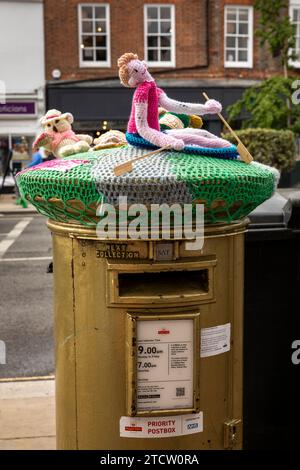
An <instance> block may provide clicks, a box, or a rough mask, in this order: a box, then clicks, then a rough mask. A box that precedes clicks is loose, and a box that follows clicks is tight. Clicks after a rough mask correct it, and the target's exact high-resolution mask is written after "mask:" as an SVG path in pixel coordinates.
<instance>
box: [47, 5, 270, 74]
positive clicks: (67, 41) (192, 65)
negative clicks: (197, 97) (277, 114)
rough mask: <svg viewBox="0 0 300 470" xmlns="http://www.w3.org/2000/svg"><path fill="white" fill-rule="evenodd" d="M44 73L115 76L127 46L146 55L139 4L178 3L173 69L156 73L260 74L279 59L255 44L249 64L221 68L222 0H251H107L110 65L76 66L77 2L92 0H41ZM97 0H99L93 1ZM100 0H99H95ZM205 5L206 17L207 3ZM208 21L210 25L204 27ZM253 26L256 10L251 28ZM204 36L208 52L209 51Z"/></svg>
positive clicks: (77, 58)
mask: <svg viewBox="0 0 300 470" xmlns="http://www.w3.org/2000/svg"><path fill="white" fill-rule="evenodd" d="M44 3H45V36H46V37H45V44H46V45H45V48H46V77H47V79H48V80H52V76H51V71H52V70H53V69H55V68H59V69H60V70H61V72H62V77H61V78H62V79H63V80H84V79H95V78H106V77H107V78H110V77H116V76H117V67H116V62H117V59H118V57H119V56H120V55H121V54H122V53H124V52H126V51H133V52H137V53H138V54H139V56H140V57H143V55H144V30H143V29H144V21H143V11H144V10H143V5H144V4H145V3H171V4H175V5H176V70H174V69H153V72H154V71H155V75H156V76H157V77H168V78H176V77H178V78H210V77H218V78H223V77H225V78H227V77H228V78H263V77H265V76H267V75H270V74H271V73H273V72H276V70H277V69H278V64H277V63H276V62H274V61H273V60H270V58H269V54H267V53H266V50H265V49H264V50H263V49H261V48H260V47H259V44H258V41H257V39H255V44H254V68H253V69H225V68H224V57H223V55H224V54H223V47H224V42H223V36H224V31H223V27H224V4H239V5H241V4H245V5H251V4H253V0H209V1H208V2H207V1H206V0H151V1H149V2H144V1H142V0H107V1H106V2H105V1H103V3H110V18H111V22H110V23H111V64H112V67H111V68H80V67H79V52H78V18H77V5H78V4H79V3H93V2H92V0H45V2H44ZM95 3H97V2H95ZM99 3H100V1H99ZM207 4H209V8H208V15H209V18H208V22H207V12H206V5H207ZM207 24H208V25H209V27H208V31H207ZM256 27H257V14H255V20H254V28H256ZM207 40H208V44H209V53H208V54H207Z"/></svg>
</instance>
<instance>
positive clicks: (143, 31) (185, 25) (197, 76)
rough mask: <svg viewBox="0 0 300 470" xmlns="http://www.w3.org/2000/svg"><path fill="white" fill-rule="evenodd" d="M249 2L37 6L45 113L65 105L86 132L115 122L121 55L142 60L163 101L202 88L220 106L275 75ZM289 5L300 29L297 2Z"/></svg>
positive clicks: (127, 0)
mask: <svg viewBox="0 0 300 470" xmlns="http://www.w3.org/2000/svg"><path fill="white" fill-rule="evenodd" d="M253 3H254V0H163V1H158V0H151V2H147V1H143V0H106V1H103V2H100V1H94V2H93V1H91V0H68V1H67V0H45V1H44V11H45V44H46V48H45V54H46V79H47V81H48V82H47V96H48V106H51V107H52V106H56V107H59V108H64V109H66V106H68V110H69V111H73V113H74V114H75V117H76V118H77V120H79V121H80V125H79V127H81V128H86V129H89V128H90V129H91V130H92V129H93V128H94V127H95V123H96V121H97V120H98V121H99V119H100V120H101V119H102V120H103V119H104V120H107V121H113V122H115V121H119V122H121V121H122V122H123V121H124V119H125V116H126V115H127V114H128V111H129V104H130V96H131V94H132V91H131V90H126V89H123V88H121V87H120V84H119V81H118V75H117V59H118V57H119V56H120V55H122V53H124V52H126V51H132V52H136V53H138V55H139V56H140V57H144V58H145V59H146V60H147V62H148V64H149V65H150V70H151V73H152V74H153V75H154V76H155V78H156V79H158V80H159V83H160V85H162V86H164V87H165V88H169V92H170V93H169V94H170V95H171V96H174V97H177V98H179V97H181V98H183V99H191V100H194V101H195V100H196V101H199V100H201V97H200V96H201V95H200V91H202V90H203V89H206V91H208V92H209V93H210V95H211V96H214V97H215V98H217V99H220V100H221V101H222V102H223V104H224V105H228V104H229V103H231V102H232V101H234V100H235V99H236V98H237V97H238V96H240V94H241V93H242V91H243V89H244V88H245V87H247V86H249V84H251V83H253V82H254V81H257V80H261V79H263V78H266V77H268V76H270V75H272V74H274V73H278V72H280V63H279V61H278V59H276V60H275V59H273V58H271V57H270V54H269V52H268V51H267V49H266V48H261V47H260V46H259V43H258V39H257V38H256V36H255V34H254V31H255V29H256V28H257V27H258V14H257V12H256V11H255V10H254V8H253ZM292 3H295V8H297V5H298V6H299V10H298V12H299V16H297V15H298V13H297V15H296V17H295V18H296V20H298V24H297V28H298V29H299V30H300V24H299V22H300V1H299V0H292ZM299 43H300V39H299ZM298 47H299V48H300V44H299V45H298ZM58 76H59V79H54V77H58ZM78 100H79V101H78ZM96 103H97V105H96ZM97 112H98V115H99V118H98V117H97V116H98V115H96V113H97ZM112 124H113V123H112ZM119 127H122V125H121V126H120V125H119ZM209 127H210V128H213V127H214V126H213V122H211V123H210V126H209Z"/></svg>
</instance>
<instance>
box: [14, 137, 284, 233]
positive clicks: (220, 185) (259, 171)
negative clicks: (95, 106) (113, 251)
mask: <svg viewBox="0 0 300 470" xmlns="http://www.w3.org/2000/svg"><path fill="white" fill-rule="evenodd" d="M147 152H148V151H147V150H145V149H142V148H138V147H132V146H127V147H123V148H114V149H105V150H100V151H95V152H86V153H80V154H77V155H73V156H72V157H68V158H65V159H61V160H52V161H50V162H45V163H42V164H40V165H37V166H36V167H32V168H29V169H27V170H24V171H22V172H21V173H19V174H18V175H17V183H18V186H19V188H20V191H21V194H22V195H23V197H25V198H26V199H27V200H28V201H30V202H31V203H32V204H33V205H34V206H35V207H36V208H37V210H38V211H39V212H40V213H41V214H44V215H46V216H47V217H50V218H51V219H53V220H57V221H62V222H79V223H80V224H83V225H95V224H96V223H97V221H98V220H99V217H97V215H96V210H97V207H98V206H99V204H100V203H101V202H107V203H111V204H113V205H114V206H117V205H118V200H119V196H120V195H122V196H127V202H128V204H132V203H142V204H145V205H146V206H147V207H149V206H150V205H151V204H153V203H154V204H163V203H167V204H174V203H179V204H182V205H183V204H187V203H192V204H193V205H195V204H204V210H205V221H206V223H216V222H227V223H228V222H233V221H235V220H238V219H241V218H242V217H245V216H246V215H248V214H249V213H250V212H251V211H252V210H253V209H254V208H255V207H256V206H258V205H259V204H261V203H262V202H264V201H265V200H266V199H268V198H269V197H271V196H272V194H273V192H274V190H275V188H276V184H277V179H278V172H277V170H275V169H273V168H270V167H267V166H265V165H262V164H260V163H257V162H253V163H251V164H250V165H247V164H245V163H243V162H242V161H236V160H221V159H216V158H213V157H204V156H195V155H189V154H185V153H182V152H174V151H168V150H167V151H163V152H161V153H159V154H157V155H154V156H153V157H150V158H146V159H144V160H141V161H138V162H136V164H135V166H134V169H133V171H132V172H130V173H128V174H126V175H124V176H120V177H116V176H115V175H114V172H113V169H114V167H115V166H116V165H117V164H121V163H123V162H125V161H127V160H131V159H132V158H135V157H138V156H142V155H143V154H145V153H147Z"/></svg>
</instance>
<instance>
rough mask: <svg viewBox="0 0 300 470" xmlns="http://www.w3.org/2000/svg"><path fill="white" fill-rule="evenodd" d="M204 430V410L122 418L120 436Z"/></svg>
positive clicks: (172, 434) (184, 433)
mask: <svg viewBox="0 0 300 470" xmlns="http://www.w3.org/2000/svg"><path fill="white" fill-rule="evenodd" d="M198 432H203V412H202V411H200V413H197V414H188V415H179V416H165V417H152V418H150V417H148V418H144V417H129V416H122V417H121V419H120V436H121V437H133V438H139V437H142V438H153V437H156V438H161V437H174V436H185V435H186V434H196V433H198Z"/></svg>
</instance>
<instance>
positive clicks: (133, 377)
mask: <svg viewBox="0 0 300 470" xmlns="http://www.w3.org/2000/svg"><path fill="white" fill-rule="evenodd" d="M164 319H168V320H186V319H190V320H193V323H194V329H193V387H194V392H193V395H194V400H193V401H194V406H193V407H192V408H176V409H164V410H153V411H138V410H137V402H136V394H137V373H136V371H137V339H138V338H137V322H138V321H139V320H147V321H151V320H164ZM199 320H200V313H199V312H195V313H191V312H185V313H178V314H172V313H168V314H161V313H156V314H155V315H147V314H145V313H127V338H126V346H127V387H126V391H127V393H126V398H127V400H126V402H127V415H128V416H171V415H180V414H188V413H198V412H199V411H201V410H200V340H199V339H200V321H199Z"/></svg>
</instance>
